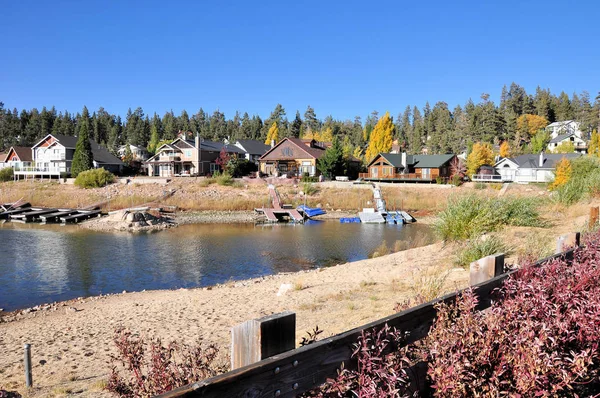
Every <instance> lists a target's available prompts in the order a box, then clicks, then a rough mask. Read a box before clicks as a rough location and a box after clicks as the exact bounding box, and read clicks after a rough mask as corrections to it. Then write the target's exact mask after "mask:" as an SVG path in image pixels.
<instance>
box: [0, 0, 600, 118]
mask: <svg viewBox="0 0 600 398" xmlns="http://www.w3.org/2000/svg"><path fill="white" fill-rule="evenodd" d="M121 3H122V4H121ZM0 5H1V10H2V12H1V13H0V37H2V48H3V50H2V52H1V54H2V55H1V56H0V101H2V102H4V103H5V105H6V106H7V107H9V108H11V109H12V108H13V107H16V108H18V109H19V110H20V109H23V108H26V109H30V108H33V107H37V108H39V109H41V107H42V106H48V107H49V106H52V105H54V106H56V107H57V109H58V110H65V109H66V110H69V111H71V112H77V111H80V110H81V108H82V107H83V105H87V106H88V108H90V109H91V110H96V109H98V107H100V106H103V107H104V108H105V109H106V110H107V111H109V112H112V113H117V114H121V115H124V114H125V113H126V111H127V108H129V107H131V108H132V109H134V108H136V107H138V106H141V107H142V108H143V109H144V111H145V113H146V114H150V115H151V114H152V113H153V112H157V113H159V114H160V115H162V114H164V112H165V111H167V110H170V109H173V111H174V112H175V113H177V114H179V113H180V112H181V110H182V109H186V110H187V111H188V112H189V113H190V115H192V114H193V113H195V112H196V111H197V110H198V109H199V108H200V107H203V108H204V110H205V111H207V112H212V111H214V110H215V109H217V108H218V109H219V110H221V111H222V112H224V113H225V115H226V117H228V118H230V117H232V116H233V114H234V112H235V110H240V111H242V112H243V111H247V112H248V113H250V114H259V115H260V116H261V117H263V118H266V117H267V116H268V115H269V113H270V112H271V111H272V110H273V108H274V107H275V105H276V104H277V103H281V104H282V105H283V106H284V107H285V109H286V111H287V114H288V118H289V119H293V117H294V115H295V112H296V110H297V109H298V110H300V112H301V114H304V111H305V110H306V107H307V105H309V104H310V105H311V106H312V107H313V108H315V110H316V113H317V116H318V117H319V118H324V117H325V116H326V115H329V114H331V115H333V117H334V118H339V119H346V118H353V117H354V116H355V115H359V116H361V117H363V120H364V117H365V116H366V115H368V114H369V113H370V112H371V111H373V110H377V111H379V112H380V113H383V112H385V111H390V113H391V114H392V115H393V116H395V115H397V114H398V113H399V112H401V111H403V109H404V108H405V107H406V105H409V104H410V105H418V106H419V107H422V106H423V105H424V104H425V102H426V101H429V102H430V103H431V105H432V106H433V104H434V103H435V102H436V101H445V102H447V103H448V104H449V105H450V106H451V107H453V106H454V105H456V104H464V103H465V102H466V100H467V99H468V98H473V100H474V101H477V100H479V97H480V95H481V93H484V92H486V93H489V94H491V96H492V99H493V100H494V101H496V102H498V99H499V95H500V90H501V88H502V85H504V84H506V85H510V83H511V82H513V81H514V82H516V83H518V84H520V85H522V86H524V87H525V88H526V89H527V91H528V92H530V93H532V92H533V91H534V90H535V87H536V86H537V85H540V86H542V87H545V88H550V89H551V90H552V91H553V92H554V93H555V94H558V93H560V91H562V90H564V91H566V92H567V93H569V94H572V93H573V92H581V91H582V90H587V91H589V92H590V94H591V96H592V99H593V98H594V97H595V96H596V94H597V93H598V91H599V90H600V73H598V71H599V70H600V62H599V61H600V52H599V51H598V49H599V42H598V37H599V29H598V27H597V26H595V25H596V22H597V21H596V20H597V17H598V15H600V2H596V1H578V2H567V1H564V0H562V1H555V0H550V1H538V0H536V1H527V0H525V1H512V0H508V1H460V0H458V1H439V0H431V1H428V2H416V1H412V2H403V1H389V2H385V1H382V2H366V1H302V2H300V1H297V2H292V1H289V2H288V1H281V0H280V1H260V2H254V3H250V2H242V1H218V2H208V1H189V2H177V1H123V2H117V1H114V2H108V1H107V2H100V1H98V2H93V1H84V2H77V1H52V2H32V1H4V2H2V3H0Z"/></svg>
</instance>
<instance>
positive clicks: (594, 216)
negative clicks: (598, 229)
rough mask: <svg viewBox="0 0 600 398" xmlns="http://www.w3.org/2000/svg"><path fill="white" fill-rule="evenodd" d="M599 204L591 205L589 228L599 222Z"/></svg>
mask: <svg viewBox="0 0 600 398" xmlns="http://www.w3.org/2000/svg"><path fill="white" fill-rule="evenodd" d="M598 210H599V208H598V206H596V207H590V224H589V229H593V228H594V226H595V225H596V224H597V223H598Z"/></svg>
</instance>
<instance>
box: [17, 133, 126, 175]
mask: <svg viewBox="0 0 600 398" xmlns="http://www.w3.org/2000/svg"><path fill="white" fill-rule="evenodd" d="M76 145H77V137H74V136H67V135H61V134H48V135H47V136H46V137H44V138H43V139H42V140H40V141H39V142H38V143H37V144H35V145H34V146H33V147H31V148H27V149H28V150H29V153H30V154H31V159H30V160H29V161H27V162H23V168H21V169H20V170H17V169H15V175H17V176H33V177H35V176H54V175H61V174H66V175H70V174H71V163H72V162H73V155H74V154H75V146H76ZM90 146H91V148H92V158H93V160H92V162H93V166H94V168H101V167H102V168H104V169H105V170H108V171H110V172H111V173H117V174H118V173H120V172H121V170H122V168H123V162H122V161H121V160H120V159H119V158H117V157H116V156H115V155H113V154H112V153H110V152H109V151H108V150H107V149H106V148H104V147H102V146H100V145H98V143H97V142H96V141H94V140H90Z"/></svg>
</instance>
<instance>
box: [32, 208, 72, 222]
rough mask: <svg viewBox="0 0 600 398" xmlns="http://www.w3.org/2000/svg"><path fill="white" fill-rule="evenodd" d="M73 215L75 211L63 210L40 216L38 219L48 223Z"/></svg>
mask: <svg viewBox="0 0 600 398" xmlns="http://www.w3.org/2000/svg"><path fill="white" fill-rule="evenodd" d="M74 213H77V210H63V211H57V212H56V213H50V214H44V215H42V216H40V218H41V219H42V221H49V220H53V219H55V218H58V217H62V216H70V215H71V214H74Z"/></svg>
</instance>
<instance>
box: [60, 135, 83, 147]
mask: <svg viewBox="0 0 600 398" xmlns="http://www.w3.org/2000/svg"><path fill="white" fill-rule="evenodd" d="M52 137H54V138H56V140H57V141H58V142H59V143H60V145H62V146H64V147H65V148H75V146H76V145H77V137H76V136H70V135H62V134H52ZM90 141H91V140H90Z"/></svg>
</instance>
